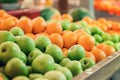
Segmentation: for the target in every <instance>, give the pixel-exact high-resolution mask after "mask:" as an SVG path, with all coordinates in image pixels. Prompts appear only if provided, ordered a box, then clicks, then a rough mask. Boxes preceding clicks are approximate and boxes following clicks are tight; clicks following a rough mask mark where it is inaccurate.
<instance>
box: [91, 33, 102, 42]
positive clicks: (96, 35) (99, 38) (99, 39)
mask: <svg viewBox="0 0 120 80" xmlns="http://www.w3.org/2000/svg"><path fill="white" fill-rule="evenodd" d="M93 37H94V38H95V40H96V41H97V42H99V43H101V42H102V41H103V38H102V37H101V35H99V34H95V35H94V36H93Z"/></svg>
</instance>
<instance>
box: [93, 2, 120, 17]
mask: <svg viewBox="0 0 120 80" xmlns="http://www.w3.org/2000/svg"><path fill="white" fill-rule="evenodd" d="M94 7H95V9H96V10H100V11H105V12H108V13H109V14H111V15H113V14H114V15H117V16H120V1H119V0H95V1H94Z"/></svg>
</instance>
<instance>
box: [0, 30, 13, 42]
mask: <svg viewBox="0 0 120 80" xmlns="http://www.w3.org/2000/svg"><path fill="white" fill-rule="evenodd" d="M6 41H12V42H14V41H15V37H14V35H13V34H12V33H10V32H8V31H0V44H1V43H3V42H6Z"/></svg>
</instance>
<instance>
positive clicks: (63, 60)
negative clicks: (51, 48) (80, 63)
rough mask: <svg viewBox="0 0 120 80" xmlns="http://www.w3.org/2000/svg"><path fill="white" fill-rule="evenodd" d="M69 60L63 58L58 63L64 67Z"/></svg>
mask: <svg viewBox="0 0 120 80" xmlns="http://www.w3.org/2000/svg"><path fill="white" fill-rule="evenodd" d="M70 61H71V60H70V59H69V58H63V59H62V60H61V62H60V65H61V66H65V65H66V64H67V63H68V62H70Z"/></svg>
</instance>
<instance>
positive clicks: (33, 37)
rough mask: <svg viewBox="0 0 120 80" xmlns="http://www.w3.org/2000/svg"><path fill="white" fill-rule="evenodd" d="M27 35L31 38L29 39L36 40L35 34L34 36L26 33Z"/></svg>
mask: <svg viewBox="0 0 120 80" xmlns="http://www.w3.org/2000/svg"><path fill="white" fill-rule="evenodd" d="M25 35H26V36H29V37H31V38H32V39H33V40H35V35H34V34H32V33H26V34H25Z"/></svg>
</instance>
